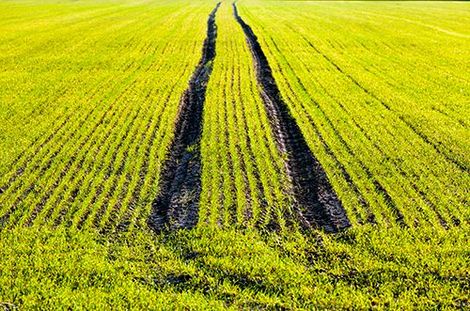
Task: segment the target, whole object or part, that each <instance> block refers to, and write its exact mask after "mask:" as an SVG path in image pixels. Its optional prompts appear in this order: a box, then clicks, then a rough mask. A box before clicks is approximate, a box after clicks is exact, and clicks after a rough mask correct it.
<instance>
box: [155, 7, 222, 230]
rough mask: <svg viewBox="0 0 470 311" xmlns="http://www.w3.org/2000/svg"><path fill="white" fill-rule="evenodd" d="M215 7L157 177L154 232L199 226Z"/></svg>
mask: <svg viewBox="0 0 470 311" xmlns="http://www.w3.org/2000/svg"><path fill="white" fill-rule="evenodd" d="M219 6H220V3H218V4H217V5H216V6H215V8H214V9H213V10H212V12H211V13H210V14H209V18H208V21H207V37H206V39H205V40H204V45H203V48H202V57H201V60H200V61H199V64H198V66H197V67H196V69H195V71H194V73H193V75H192V77H191V79H190V81H189V85H188V88H187V89H186V90H185V91H184V93H183V95H182V97H181V100H180V105H179V110H178V114H177V118H176V121H175V127H174V131H175V136H174V138H173V141H172V142H171V144H170V147H169V152H168V157H167V160H166V161H165V162H164V163H163V168H162V171H161V174H160V182H159V185H160V192H159V195H158V196H157V198H156V199H155V201H154V202H153V203H152V212H151V215H150V217H149V220H148V223H149V225H150V227H151V228H152V229H153V230H155V231H162V230H171V229H183V228H185V229H189V228H193V227H195V226H196V224H197V222H198V212H199V199H200V194H201V149H200V141H201V134H202V113H203V107H204V101H205V95H206V89H207V83H208V81H209V77H210V74H211V72H212V61H213V60H214V58H215V41H216V37H217V26H216V24H215V14H216V13H217V10H218V8H219Z"/></svg>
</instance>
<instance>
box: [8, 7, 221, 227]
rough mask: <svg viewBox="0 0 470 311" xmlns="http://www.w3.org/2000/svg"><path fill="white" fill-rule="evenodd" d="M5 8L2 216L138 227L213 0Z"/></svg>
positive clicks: (21, 221)
mask: <svg viewBox="0 0 470 311" xmlns="http://www.w3.org/2000/svg"><path fill="white" fill-rule="evenodd" d="M2 6H3V7H4V9H2V10H1V13H0V14H3V15H5V16H12V15H14V14H15V13H16V14H18V15H20V17H18V19H19V20H18V21H16V20H11V23H6V24H4V25H3V28H0V33H1V34H2V35H1V38H2V39H3V40H2V44H1V46H2V48H1V51H2V53H1V54H0V58H1V60H0V62H2V69H4V70H3V72H2V76H1V78H0V84H1V91H0V98H1V100H0V102H1V104H0V105H1V109H0V113H1V114H2V121H3V122H2V123H1V127H2V128H1V130H2V136H3V139H2V140H1V148H0V149H1V152H2V161H1V172H2V175H1V187H2V191H3V193H2V195H1V198H0V206H1V208H0V211H1V213H2V214H6V215H8V216H9V217H8V223H9V224H11V225H15V224H21V225H22V224H31V223H38V224H41V223H49V224H56V225H57V224H62V223H64V224H66V225H68V226H69V225H72V226H79V227H81V226H88V225H92V226H95V227H98V228H101V229H103V228H107V229H112V228H113V227H114V226H115V225H116V224H118V223H120V222H124V223H125V224H129V223H130V224H132V225H134V224H137V223H139V225H140V221H141V220H145V218H146V215H147V214H148V211H149V206H150V203H151V201H152V200H153V198H154V197H155V193H156V190H157V183H158V176H159V171H160V166H161V162H162V160H163V158H164V156H165V154H166V148H167V146H168V144H169V142H170V140H171V139H172V136H173V131H172V129H173V123H174V119H175V116H176V112H177V109H178V103H179V98H180V96H181V93H182V92H183V90H184V89H185V88H186V86H187V81H188V80H189V77H190V75H191V73H192V71H193V69H194V67H195V66H196V64H197V62H198V59H199V55H200V53H201V46H202V42H203V40H204V38H205V27H206V23H205V21H204V20H205V19H206V17H207V10H210V9H211V6H212V4H211V3H199V4H193V5H192V4H190V3H188V2H171V1H170V2H155V3H148V4H141V5H132V4H126V3H109V2H105V3H103V4H101V5H98V4H94V3H91V4H88V3H83V2H79V3H77V4H74V3H70V2H64V3H60V4H54V5H52V4H49V5H38V4H37V3H34V2H33V3H29V4H21V5H19V7H17V6H16V5H11V4H8V3H6V4H5V3H4V4H2ZM25 12H27V13H25ZM46 12H47V14H46ZM50 12H56V14H52V13H50ZM103 12H106V14H105V13H103ZM43 14H44V15H45V16H43ZM50 15H53V16H50ZM12 29H14V31H13V34H14V35H12V34H11V33H12ZM11 46H14V49H13V50H12V49H11V48H10V47H11Z"/></svg>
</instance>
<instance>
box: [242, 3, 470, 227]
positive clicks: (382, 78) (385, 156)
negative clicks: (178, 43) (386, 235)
mask: <svg viewBox="0 0 470 311" xmlns="http://www.w3.org/2000/svg"><path fill="white" fill-rule="evenodd" d="M299 6H300V7H299ZM331 6H332V8H331V7H330V6H328V5H326V6H325V7H320V8H319V7H312V6H308V5H303V4H299V5H292V6H290V5H289V6H283V5H280V4H275V5H272V6H268V5H265V4H263V5H262V6H261V5H259V4H256V3H255V4H246V3H242V4H241V5H240V8H241V9H240V11H241V14H242V16H246V18H247V20H248V21H249V23H250V24H251V25H252V28H253V29H254V31H255V32H256V33H258V34H259V35H258V37H259V38H260V43H261V45H262V47H263V49H264V50H265V53H266V54H267V57H268V60H269V62H270V63H271V66H272V67H273V70H274V77H275V79H276V81H277V83H278V85H279V87H280V89H281V93H282V95H283V97H284V98H285V100H286V101H287V102H288V104H289V107H290V109H291V112H292V114H293V115H294V116H295V118H296V119H297V121H298V122H299V124H300V125H301V127H302V130H303V132H304V135H305V136H306V137H308V138H309V144H310V146H311V148H312V150H314V151H315V153H316V155H317V156H318V157H319V159H320V161H321V162H322V164H323V166H324V167H325V169H326V170H327V172H328V175H329V176H330V178H331V179H332V182H333V184H334V186H335V188H336V189H337V191H338V192H339V195H340V196H341V199H342V200H343V203H344V205H345V206H346V209H347V211H348V215H350V217H351V218H352V220H353V222H354V223H356V224H358V223H364V222H367V221H369V222H373V223H379V224H380V225H385V226H387V225H392V226H393V225H400V226H414V225H417V224H421V225H430V226H441V225H443V226H452V225H456V224H460V223H461V222H465V221H468V210H467V209H466V199H467V194H466V192H465V188H466V187H465V185H466V184H468V174H467V173H466V171H465V168H466V167H467V166H468V157H466V156H464V155H462V154H461V152H459V148H463V147H462V146H464V140H463V137H460V136H456V137H453V138H452V139H453V141H452V142H449V139H446V140H447V141H445V140H444V139H442V140H440V139H439V137H441V135H442V137H444V136H446V135H448V134H447V131H452V130H453V129H454V128H457V130H456V131H452V132H453V133H456V134H460V133H467V134H465V135H463V136H468V132H467V131H465V130H464V128H463V127H462V126H463V125H462V124H460V123H461V122H460V123H459V120H458V119H456V118H452V119H450V118H448V119H446V120H447V121H446V122H445V123H444V122H440V119H437V118H436V119H433V118H430V117H431V115H430V112H429V110H430V109H431V108H429V106H431V104H429V103H430V102H432V101H433V100H434V98H433V97H437V98H442V94H440V93H441V91H442V90H441V89H440V88H437V91H435V92H433V91H432V90H433V88H432V86H433V85H434V84H436V82H435V80H436V79H438V78H440V79H441V80H444V78H442V77H441V76H434V77H433V79H434V80H433V79H431V78H428V77H427V76H428V75H430V73H429V70H428V71H426V70H425V68H424V65H423V66H422V67H421V66H419V64H420V63H418V65H416V61H417V57H414V58H412V57H411V56H410V54H411V53H413V55H414V54H415V53H416V50H415V49H411V52H409V50H410V49H408V48H406V47H402V48H401V49H400V50H399V51H396V52H395V53H393V55H390V54H389V53H390V52H389V51H387V48H386V47H385V46H384V47H381V46H380V44H382V42H384V43H383V44H384V45H385V44H387V41H386V39H389V38H385V39H384V38H381V37H380V36H384V33H387V32H386V31H383V29H379V30H377V32H375V31H369V32H367V31H357V32H355V31H354V30H355V29H356V28H361V27H363V26H362V24H360V23H359V22H356V21H355V20H353V21H352V22H351V21H349V20H348V22H347V23H346V22H345V23H341V22H340V21H339V19H341V18H343V19H346V18H347V16H348V15H346V14H345V12H344V10H343V9H342V8H341V7H336V6H335V5H334V4H333V5H331ZM326 9H331V10H338V13H337V14H334V13H332V14H328V16H327V17H324V16H322V14H321V12H322V10H326ZM333 12H335V11H333ZM345 16H346V17H345ZM332 18H336V19H337V20H334V21H333V22H332V21H331V20H330V19H332ZM356 23H357V24H356ZM338 25H347V26H338ZM374 26H377V24H374ZM361 30H363V29H361ZM354 33H357V35H356V36H357V37H354V35H352V34H354ZM364 34H367V36H366V35H364ZM364 37H365V38H364ZM454 40H457V39H454V38H451V39H450V40H449V41H450V42H452V43H453V44H455V45H456V46H459V47H460V46H462V45H464V44H465V43H464V41H463V40H462V39H460V40H461V41H457V42H454ZM395 41H398V40H397V39H396V38H395ZM426 43H427V42H426V40H423V42H418V43H416V44H422V45H425V44H426ZM339 45H341V51H342V52H341V53H340V52H338V50H339V49H338V46H339ZM377 45H379V46H377ZM433 56H434V55H426V57H427V59H426V60H423V63H427V64H428V63H429V62H436V63H437V64H439V61H438V60H437V59H436V58H435V57H433ZM420 57H422V58H424V55H422V54H421V55H420ZM390 58H395V59H397V58H399V59H400V61H399V62H394V61H391V60H390ZM402 58H403V59H410V58H411V59H414V61H415V62H414V63H413V65H412V64H410V63H409V61H407V60H404V61H401V59H402ZM398 63H399V64H400V65H398ZM406 65H408V66H409V67H408V68H407V67H406ZM376 66H383V67H381V68H376ZM437 66H438V65H437ZM384 68H386V70H384ZM379 70H380V71H379ZM417 70H418V74H417ZM405 71H408V72H410V74H411V73H413V76H418V77H417V78H415V84H414V85H413V86H412V87H411V86H410V87H406V86H407V85H409V84H411V83H412V82H411V81H408V80H407V77H408V75H405V73H404V72H405ZM420 71H422V75H420V74H419V72H420ZM398 76H399V77H403V79H402V82H401V83H400V84H397V83H398V82H399V80H398V79H397V78H398ZM457 80H458V77H454V81H453V82H456V81H457ZM418 82H419V83H422V84H424V83H427V84H426V87H427V89H426V91H428V93H425V92H422V88H421V87H416V84H417V83H418ZM443 83H444V82H443ZM444 85H445V84H444ZM458 87H460V88H465V82H464V81H461V84H460V86H458ZM458 87H457V88H458ZM452 88H456V86H455V85H454V86H452ZM418 92H420V93H419V94H418ZM453 96H455V97H456V100H461V101H462V100H465V98H466V97H465V96H466V95H465V94H461V95H458V94H457V95H453ZM459 96H460V98H459ZM421 103H423V104H421ZM434 105H436V104H434ZM438 106H439V107H441V108H442V109H447V110H450V109H452V108H454V107H452V104H450V105H446V104H441V105H438ZM449 107H450V108H449ZM426 108H428V109H426ZM462 108H463V107H460V109H462ZM425 118H426V119H430V120H431V122H435V123H436V124H440V125H441V126H442V127H443V129H442V130H441V129H440V128H433V129H432V131H430V129H423V123H422V122H419V121H417V120H419V119H425ZM431 124H433V123H431ZM459 124H460V125H459ZM431 132H432V134H431Z"/></svg>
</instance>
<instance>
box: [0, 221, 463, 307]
mask: <svg viewBox="0 0 470 311" xmlns="http://www.w3.org/2000/svg"><path fill="white" fill-rule="evenodd" d="M468 242H469V240H468V235H465V233H463V232H462V231H461V230H458V229H451V230H449V231H444V230H440V231H434V230H433V231H427V230H415V229H407V230H403V229H398V228H396V229H391V230H389V231H381V230H375V228H370V227H358V228H355V229H352V230H350V231H348V232H347V233H344V234H341V235H337V236H331V235H324V234H321V233H318V234H315V233H314V234H308V235H301V234H285V235H282V234H281V235H273V234H262V233H260V232H259V231H257V230H245V231H240V230H236V229H225V230H220V229H210V228H207V227H204V228H198V229H195V230H193V231H179V232H176V233H173V234H171V235H169V236H155V235H152V234H149V233H146V232H139V231H135V233H133V234H132V235H131V236H129V235H127V236H126V235H124V236H120V237H113V238H109V237H103V236H100V235H98V234H96V233H95V232H86V231H69V230H65V229H60V230H51V229H41V230H39V229H35V228H21V229H13V230H11V231H8V232H2V236H1V237H0V245H1V248H0V255H1V258H2V265H1V267H0V272H1V273H0V276H1V277H0V279H1V282H0V283H1V284H2V286H1V291H0V297H1V300H2V301H3V302H10V303H14V304H15V305H17V306H21V307H22V308H25V309H30V308H37V307H41V308H59V307H60V308H68V307H72V308H84V309H89V308H108V307H111V306H113V307H115V308H122V309H128V308H136V309H139V308H151V309H162V308H163V309H174V308H191V309H207V308H213V309H224V308H226V307H229V306H230V307H232V308H234V309H238V308H286V309H296V308H305V309H312V308H314V307H318V308H329V309H334V308H352V307H355V308H371V307H377V308H391V309H396V308H405V309H409V308H413V309H423V310H424V309H429V308H462V307H464V306H466V305H468V300H467V298H465V297H466V294H465V293H466V292H467V291H468V282H467V281H466V280H467V279H468V255H469V250H468V246H467V245H468Z"/></svg>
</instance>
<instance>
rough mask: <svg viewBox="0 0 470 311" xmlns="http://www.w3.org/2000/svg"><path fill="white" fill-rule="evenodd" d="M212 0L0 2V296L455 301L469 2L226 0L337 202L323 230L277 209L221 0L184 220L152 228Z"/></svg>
mask: <svg viewBox="0 0 470 311" xmlns="http://www.w3.org/2000/svg"><path fill="white" fill-rule="evenodd" d="M214 6H215V2H212V1H151V2H148V1H138V2H122V1H105V2H86V1H73V2H68V1H50V2H49V1H47V2H42V3H38V2H37V1H35V0H31V1H8V2H2V3H0V68H1V70H0V119H1V121H2V122H0V188H1V189H0V230H1V232H0V309H1V308H2V307H4V308H10V309H12V308H14V307H19V308H21V309H111V308H112V309H126V310H128V309H133V308H135V309H158V310H161V309H167V310H168V309H201V310H208V309H220V310H226V309H234V310H240V309H306V310H314V309H373V308H377V309H423V310H424V309H432V308H436V309H465V308H468V305H469V299H468V277H469V276H468V271H469V270H470V267H469V261H468V258H469V254H470V249H469V245H470V241H469V234H468V229H469V209H468V207H467V206H466V205H467V204H466V202H468V190H467V188H468V184H469V182H470V180H469V175H468V172H467V171H468V163H469V158H468V152H467V149H468V138H469V137H468V136H469V131H468V126H469V124H468V120H467V119H466V118H465V117H466V116H467V115H468V114H469V111H468V109H469V108H468V107H469V106H468V103H469V102H470V100H469V99H470V93H469V90H470V87H469V81H470V79H469V77H468V72H469V71H470V70H469V69H470V68H469V63H468V59H470V57H469V56H470V55H469V53H470V48H469V42H470V41H469V35H470V33H469V31H468V30H467V29H466V28H465V27H464V26H465V25H467V24H469V23H470V14H469V13H468V12H470V10H468V8H469V5H468V4H467V3H425V2H419V3H417V2H411V3H398V2H393V3H392V2H390V3H387V2H382V1H381V2H379V3H374V2H340V3H332V2H313V1H305V2H295V1H293V2H291V1H281V2H274V1H248V0H242V1H239V2H237V6H238V8H239V13H240V15H241V16H242V18H243V19H244V20H245V21H246V22H247V23H248V24H249V25H250V26H251V27H252V29H253V31H254V32H255V34H256V35H257V37H258V40H259V42H260V44H261V47H262V49H263V51H264V53H265V54H266V56H267V57H268V61H269V63H270V66H271V68H272V69H273V75H274V77H275V79H276V82H277V84H278V87H279V89H280V91H281V93H282V96H283V99H284V100H285V102H286V103H287V104H288V106H289V109H290V111H291V113H292V115H293V116H294V118H295V119H296V121H297V123H298V124H299V126H300V128H301V130H302V132H303V134H304V136H305V138H306V140H307V142H308V144H309V146H310V147H311V149H312V151H313V153H314V154H315V156H316V157H317V158H318V159H319V161H320V162H321V164H322V166H323V167H324V168H325V170H326V172H327V174H328V177H329V179H330V180H331V182H332V184H333V187H334V188H335V190H336V191H337V193H338V195H339V197H340V198H341V200H342V203H343V205H344V207H345V208H346V211H347V213H348V217H349V218H350V219H351V222H352V223H353V227H352V228H350V229H348V230H347V231H346V232H342V233H339V234H326V233H324V232H322V231H317V230H311V231H308V232H305V231H300V230H291V229H292V227H290V226H288V225H286V224H285V222H287V221H290V220H292V219H293V218H294V215H293V212H292V211H291V208H292V201H291V198H290V197H289V184H288V180H287V177H286V176H285V168H284V165H283V158H282V156H280V153H279V151H278V149H277V147H276V144H275V143H274V140H273V135H272V130H271V127H270V124H269V121H268V118H267V115H266V112H265V107H264V105H263V102H262V101H261V99H260V95H259V87H258V85H257V81H256V77H255V69H254V67H253V66H254V64H253V60H252V55H251V54H250V51H249V49H248V45H247V42H246V40H245V37H244V33H243V31H242V29H241V28H240V25H239V24H238V23H237V22H236V20H235V19H234V17H233V12H232V9H231V3H230V2H224V3H222V6H221V7H220V9H219V11H218V12H217V15H216V23H217V41H216V57H215V59H214V61H213V62H212V63H211V64H210V66H212V73H211V77H210V79H209V84H208V87H207V94H206V100H205V103H204V119H203V134H202V140H201V155H202V164H203V168H202V191H201V202H200V210H199V225H198V226H197V227H196V228H194V229H193V230H179V231H176V232H164V233H161V234H155V233H154V232H151V231H150V229H149V228H148V226H147V219H148V216H149V214H150V208H151V203H152V201H153V200H154V199H155V197H156V196H157V192H158V190H159V189H158V185H159V180H158V178H159V175H160V171H161V166H162V162H163V160H164V158H165V156H167V153H168V150H167V149H168V146H169V145H170V142H171V140H172V138H173V135H174V133H173V132H174V121H175V118H176V115H177V111H178V105H179V100H180V98H181V95H182V93H183V91H184V90H185V89H186V88H187V85H188V81H189V79H190V77H191V74H192V73H193V71H194V68H195V67H196V65H197V62H198V60H199V59H200V56H201V49H202V46H203V40H204V38H205V36H206V31H207V29H206V27H207V18H208V14H209V12H210V11H211V10H212V9H213V8H214ZM192 147H193V146H192ZM192 147H191V148H192ZM194 147H196V146H194ZM294 222H295V221H294ZM272 224H275V226H271V225H272ZM29 225H32V226H31V227H29ZM278 227H281V230H277V229H278ZM273 228H274V229H275V230H272V229H273ZM294 229H296V228H294Z"/></svg>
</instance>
